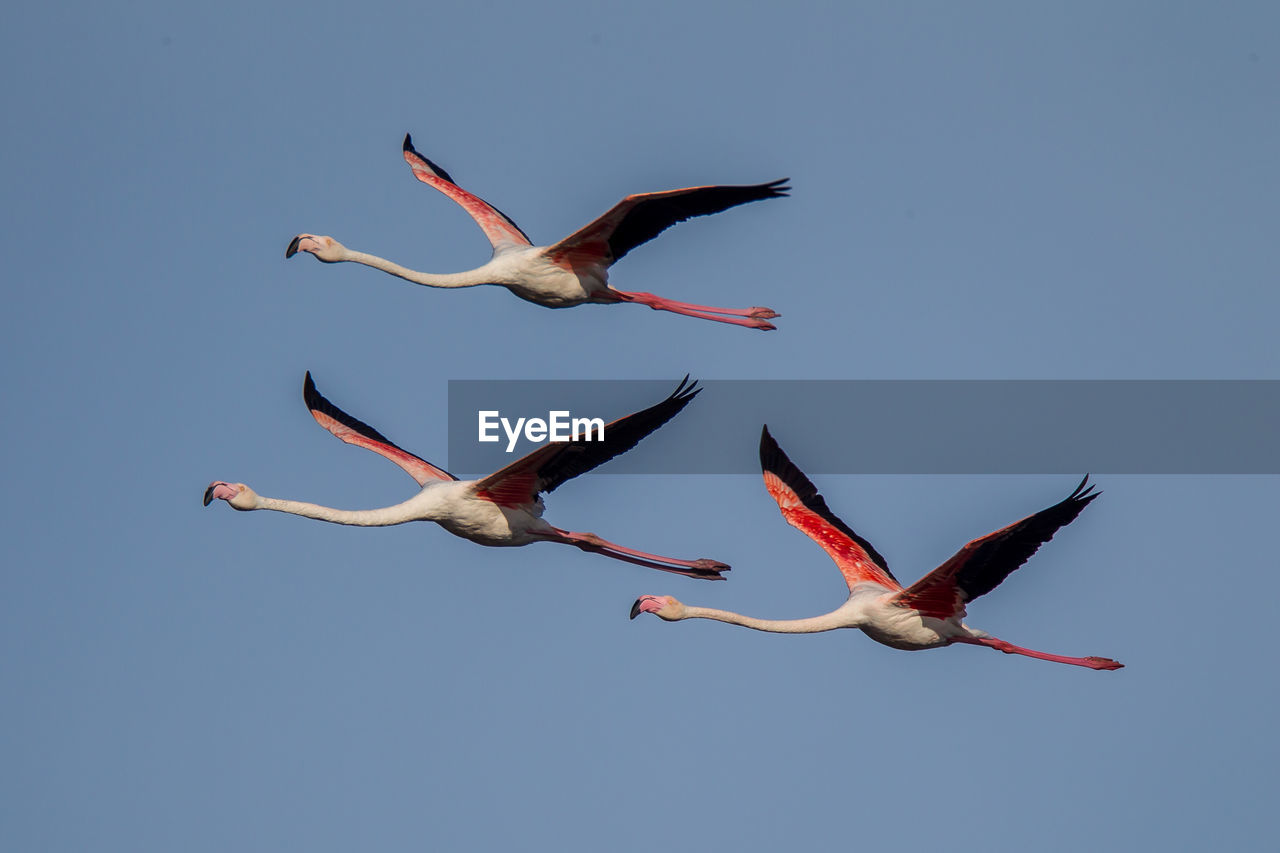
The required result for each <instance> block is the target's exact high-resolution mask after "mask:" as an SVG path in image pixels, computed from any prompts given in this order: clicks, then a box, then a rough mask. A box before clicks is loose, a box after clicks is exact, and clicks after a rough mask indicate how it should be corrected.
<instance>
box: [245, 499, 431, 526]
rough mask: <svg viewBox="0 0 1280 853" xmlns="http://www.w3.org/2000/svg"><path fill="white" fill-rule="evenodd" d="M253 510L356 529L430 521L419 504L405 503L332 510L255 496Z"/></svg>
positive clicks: (429, 515)
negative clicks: (270, 511) (290, 515)
mask: <svg viewBox="0 0 1280 853" xmlns="http://www.w3.org/2000/svg"><path fill="white" fill-rule="evenodd" d="M253 509H269V510H274V511H275V512H287V513H290V514H292V515H300V516H302V517H304V518H314V519H317V520H319V521H330V522H333V523H334V524H350V525H354V526H356V527H390V526H391V525H393V524H404V523H405V522H407V521H420V520H422V521H429V520H433V519H432V515H431V513H430V512H429V511H424V509H425V508H424V507H423V504H422V502H421V501H413V500H409V501H405V502H404V503H400V504H396V505H395V506H387V507H382V508H381V509H333V508H331V507H327V506H320V505H319V504H312V503H307V502H305V501H291V500H286V499H284V498H264V497H262V496H259V497H258V500H257V505H256V506H254V507H253Z"/></svg>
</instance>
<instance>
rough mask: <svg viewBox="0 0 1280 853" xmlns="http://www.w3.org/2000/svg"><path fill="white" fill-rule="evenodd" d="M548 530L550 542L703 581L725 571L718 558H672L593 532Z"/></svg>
mask: <svg viewBox="0 0 1280 853" xmlns="http://www.w3.org/2000/svg"><path fill="white" fill-rule="evenodd" d="M552 529H553V530H555V532H556V533H557V534H558V538H555V539H551V540H550V541H552V542H563V543H564V544H566V545H573V546H574V547H576V548H581V549H582V550H583V551H589V552H591V553H593V554H602V555H604V556H606V557H612V558H613V559H615V560H622V561H623V562H625V563H634V564H635V565H637V566H646V567H648V568H650V569H660V570H662V571H664V572H674V573H675V574H677V575H684V576H685V577H690V578H702V579H703V580H724V577H723V576H722V575H721V574H720V573H721V572H727V571H728V570H729V566H728V564H726V563H721V562H720V561H718V560H708V559H705V558H704V559H699V560H677V559H675V558H674V557H662V556H659V555H657V554H649V553H647V552H645V551H637V550H636V549H634V548H627V547H624V546H622V545H618V544H615V543H613V542H608V541H606V540H604V539H601V538H600V537H599V536H597V535H595V534H594V533H579V532H576V531H573V530H561V529H560V528H558V527H554V528H552Z"/></svg>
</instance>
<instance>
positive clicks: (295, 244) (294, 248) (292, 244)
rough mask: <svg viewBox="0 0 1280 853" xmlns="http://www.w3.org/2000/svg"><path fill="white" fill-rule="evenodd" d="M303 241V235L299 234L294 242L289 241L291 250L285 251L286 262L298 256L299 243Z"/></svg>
mask: <svg viewBox="0 0 1280 853" xmlns="http://www.w3.org/2000/svg"><path fill="white" fill-rule="evenodd" d="M301 239H302V235H301V234H299V235H298V236H297V237H294V238H293V239H292V240H290V241H289V248H287V249H285V250H284V258H285V260H286V261H287V260H289V258H292V257H293V256H294V255H296V254H298V241H300V240H301Z"/></svg>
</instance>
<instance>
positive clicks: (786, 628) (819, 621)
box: [680, 605, 857, 634]
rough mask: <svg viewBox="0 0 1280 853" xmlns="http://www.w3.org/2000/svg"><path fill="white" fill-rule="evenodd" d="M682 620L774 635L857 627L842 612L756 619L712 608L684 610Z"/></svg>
mask: <svg viewBox="0 0 1280 853" xmlns="http://www.w3.org/2000/svg"><path fill="white" fill-rule="evenodd" d="M680 618H681V619H714V620H715V621H717V622H728V623H729V624H730V625H741V626H742V627H744V628H751V629H753V630H756V631H769V632H771V633H774V634H818V633H821V632H823V631H834V630H835V629H836V628H854V627H857V626H856V625H855V624H854V623H853V621H852V620H851V619H850V618H849V614H848V613H845V612H842V611H841V610H833V611H832V612H830V613H824V614H823V615H822V616H810V617H809V618H807V619H756V618H755V617H754V616H743V615H742V614H741V613H734V612H733V611H731V610H716V609H715V608H712V607H689V606H688V605H686V606H685V608H684V615H683V616H681V617H680Z"/></svg>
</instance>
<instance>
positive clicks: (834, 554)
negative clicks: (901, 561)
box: [760, 426, 902, 590]
mask: <svg viewBox="0 0 1280 853" xmlns="http://www.w3.org/2000/svg"><path fill="white" fill-rule="evenodd" d="M760 467H761V469H762V470H763V472H764V487H765V488H766V489H768V491H769V494H770V495H771V496H772V497H773V499H774V500H775V501H777V502H778V509H780V510H782V517H783V518H785V519H786V520H787V523H788V524H790V525H791V526H792V527H794V528H796V529H797V530H799V531H800V532H801V533H803V534H804V535H805V536H808V537H809V538H810V539H812V540H813V541H814V542H817V543H818V545H820V546H821V547H822V550H824V551H826V552H827V554H828V555H830V557H831V559H833V560H835V563H836V566H837V567H838V568H839V569H840V574H842V575H844V580H845V583H847V584H848V585H849V589H853V587H854V584H859V583H864V582H866V581H871V582H872V583H878V584H880V585H881V586H884V587H888V588H889V589H893V590H900V589H902V584H900V583H898V581H897V579H896V578H895V577H894V576H893V574H892V573H891V572H890V571H889V566H888V564H887V563H886V562H885V559H884V557H881V556H880V554H879V553H878V552H877V551H876V549H875V548H874V547H872V545H871V543H870V542H868V541H867V540H865V539H863V538H862V537H861V536H859V535H858V534H857V533H854V532H853V529H852V528H851V527H849V525H847V524H845V523H844V522H843V521H841V520H840V519H839V518H837V517H836V515H835V513H833V512H832V511H831V510H830V509H829V508H828V507H827V502H826V501H825V500H824V499H823V497H822V495H820V494H818V488H817V487H816V486H814V485H813V483H812V482H811V481H810V480H809V478H808V477H806V476H805V475H804V473H803V472H802V471H801V470H800V469H799V468H797V467H796V465H795V463H794V462H792V461H791V460H790V459H789V458H787V454H785V453H783V452H782V448H781V447H779V446H778V442H776V441H774V438H773V436H772V435H770V434H769V428H768V427H767V426H766V427H765V428H764V430H763V432H762V433H761V434H760Z"/></svg>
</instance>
